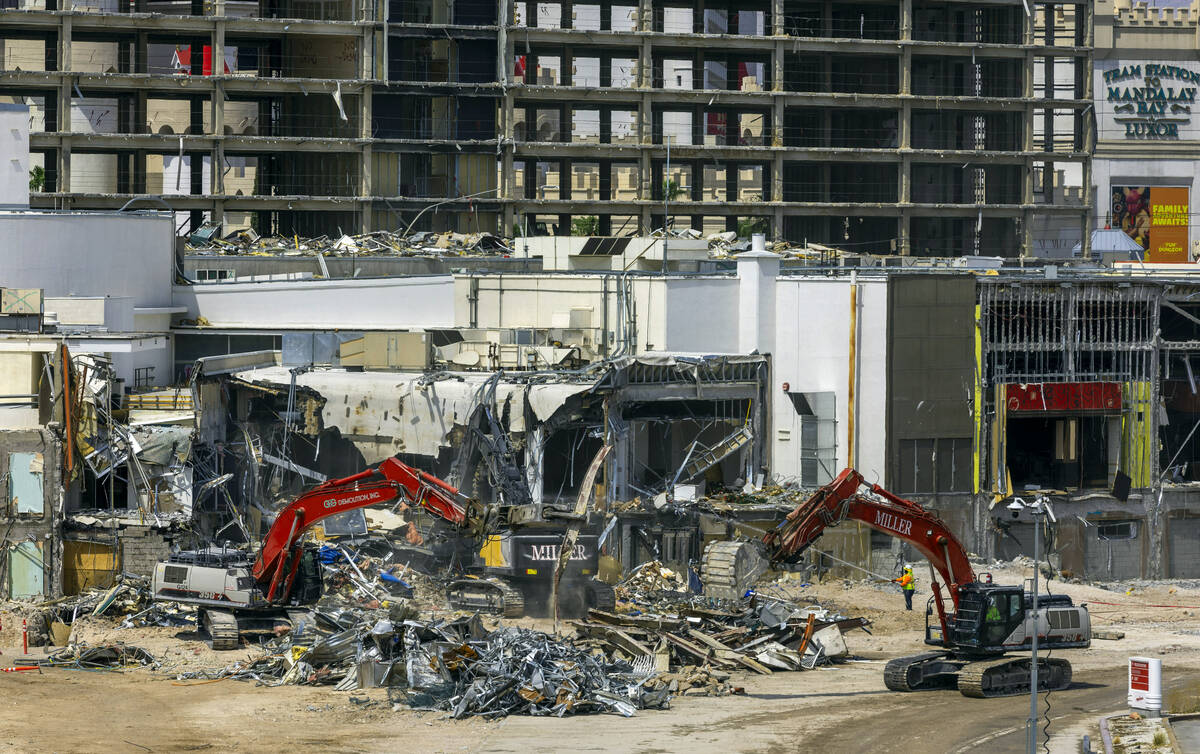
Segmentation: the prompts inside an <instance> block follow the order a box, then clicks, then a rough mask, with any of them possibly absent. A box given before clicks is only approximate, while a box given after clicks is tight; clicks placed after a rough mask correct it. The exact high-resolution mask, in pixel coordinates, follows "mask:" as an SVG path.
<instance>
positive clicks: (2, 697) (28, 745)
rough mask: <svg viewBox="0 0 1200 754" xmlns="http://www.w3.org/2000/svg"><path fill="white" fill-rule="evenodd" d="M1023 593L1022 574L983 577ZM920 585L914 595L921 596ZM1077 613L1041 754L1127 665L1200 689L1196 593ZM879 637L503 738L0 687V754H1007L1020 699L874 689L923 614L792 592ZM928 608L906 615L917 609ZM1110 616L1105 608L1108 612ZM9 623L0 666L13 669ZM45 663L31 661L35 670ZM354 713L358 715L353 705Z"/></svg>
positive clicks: (163, 690) (862, 588)
mask: <svg viewBox="0 0 1200 754" xmlns="http://www.w3.org/2000/svg"><path fill="white" fill-rule="evenodd" d="M993 573H994V574H995V577H996V580H997V581H998V582H1001V583H1019V582H1020V581H1021V580H1022V578H1024V576H1025V574H1024V572H1023V571H1022V570H1020V569H1017V568H1012V567H1008V568H1003V569H994V570H993ZM922 582H923V583H925V584H927V579H922ZM1052 588H1053V589H1054V591H1056V592H1058V591H1061V592H1066V593H1068V594H1070V595H1071V596H1072V597H1074V598H1075V599H1076V601H1084V602H1088V603H1089V608H1090V610H1091V613H1092V619H1093V625H1094V626H1095V627H1096V628H1115V629H1118V630H1121V631H1124V632H1125V634H1126V637H1125V638H1124V639H1122V640H1119V641H1099V640H1098V641H1095V642H1093V645H1092V647H1091V648H1090V649H1087V650H1076V651H1073V652H1070V654H1069V655H1066V653H1064V654H1063V655H1062V656H1069V659H1070V660H1071V663H1072V665H1073V666H1074V668H1075V676H1074V683H1073V685H1072V688H1070V689H1069V690H1067V691H1063V692H1055V693H1053V694H1051V695H1050V699H1049V703H1050V712H1049V716H1050V721H1051V722H1050V733H1051V740H1050V750H1051V751H1052V752H1077V751H1079V741H1080V739H1081V737H1082V736H1083V735H1084V734H1091V735H1092V737H1093V740H1098V725H1097V720H1098V718H1099V717H1100V716H1101V715H1103V714H1107V713H1111V712H1117V711H1120V710H1121V709H1122V708H1123V705H1124V697H1125V663H1126V659H1127V658H1128V657H1130V656H1133V655H1140V654H1149V655H1153V656H1157V657H1161V659H1162V660H1163V667H1164V684H1165V686H1166V687H1167V689H1168V697H1170V691H1171V690H1172V689H1176V690H1178V689H1181V688H1183V687H1185V686H1187V685H1192V686H1193V688H1194V687H1195V684H1196V683H1197V682H1198V681H1200V589H1197V588H1195V587H1194V585H1189V586H1188V587H1184V586H1183V585H1178V586H1177V585H1171V584H1156V585H1144V586H1142V587H1141V588H1134V589H1133V590H1132V591H1129V592H1128V593H1126V592H1125V591H1124V590H1122V591H1108V590H1104V589H1101V588H1098V587H1096V586H1091V585H1082V584H1079V585H1076V584H1060V583H1058V582H1054V584H1053V586H1052ZM792 590H793V591H794V592H795V593H797V594H804V595H809V596H811V597H813V598H816V599H819V600H820V601H822V602H823V603H825V604H832V605H836V606H837V607H838V608H839V609H841V610H843V611H844V612H846V613H848V614H853V615H864V616H866V617H868V618H870V619H871V620H872V621H873V622H874V626H873V627H872V631H873V633H872V634H871V635H868V634H865V633H862V632H857V631H856V632H852V633H850V634H848V636H847V641H848V643H849V645H850V648H851V651H852V652H854V654H855V656H856V659H855V661H852V662H848V663H843V664H840V665H838V666H836V667H834V668H830V669H819V670H815V671H809V672H804V673H776V674H774V675H772V676H769V677H764V676H757V675H742V674H739V675H738V676H737V677H736V678H737V682H738V683H739V684H740V685H743V686H744V687H745V688H746V691H747V694H746V695H745V696H724V697H692V696H686V697H681V698H677V699H676V700H674V702H673V705H672V709H670V710H667V711H655V712H650V711H644V712H640V713H638V715H637V716H635V717H633V718H629V719H625V718H620V717H616V716H611V715H602V716H588V717H575V718H564V719H545V718H529V717H512V718H509V719H507V720H503V721H499V722H482V721H478V720H467V721H452V720H445V719H442V718H441V716H440V715H439V714H434V713H418V712H413V711H411V710H407V709H405V710H399V711H393V710H392V709H391V707H390V706H389V705H388V704H387V703H386V697H385V695H384V694H383V693H382V692H380V691H371V692H363V691H356V692H349V693H338V692H335V691H333V690H332V689H331V688H329V687H316V688H311V687H296V686H289V687H282V688H266V687H256V686H255V685H253V684H251V683H246V682H240V681H217V682H209V683H184V682H179V681H175V680H174V678H173V675H172V674H171V672H152V671H146V670H139V671H127V672H123V673H115V672H87V671H77V670H65V669H50V670H47V671H46V672H44V673H43V674H36V673H34V674H30V673H0V751H20V752H29V751H39V752H93V751H105V752H107V751H117V752H144V751H155V752H166V751H214V752H224V751H230V752H277V751H279V750H281V749H293V748H296V747H312V750H314V751H321V752H322V753H323V754H324V753H332V752H376V751H379V752H394V751H411V752H464V751H465V752H521V753H522V754H524V753H526V752H559V751H567V750H570V751H577V752H588V751H597V752H599V751H620V752H646V753H650V752H675V751H689V752H708V751H719V752H742V751H746V752H750V751H754V752H793V751H809V750H816V751H821V752H861V751H871V752H964V751H979V752H1008V751H1012V752H1019V751H1022V748H1023V742H1024V725H1025V718H1026V717H1027V716H1028V712H1029V706H1028V699H1027V698H1025V697H1020V698H1009V699H993V700H977V699H967V698H965V697H963V696H961V695H960V694H959V693H958V692H957V691H937V692H927V693H920V694H897V693H893V692H889V691H887V690H886V689H885V688H884V685H883V677H882V673H883V665H884V663H885V662H886V660H887V659H890V658H891V657H895V656H899V655H902V654H909V653H913V652H916V651H921V650H923V649H924V645H923V644H922V643H921V639H922V636H923V627H924V613H923V610H919V611H914V612H912V613H908V612H906V611H905V610H904V609H903V600H902V598H901V596H900V594H899V593H898V592H895V591H891V588H881V587H876V586H872V585H867V584H861V583H848V582H841V581H837V582H832V583H825V584H815V585H810V586H806V587H792ZM926 596H928V595H927V593H926V594H925V595H918V599H917V600H915V602H918V603H921V604H923V602H924V599H925V597H926ZM1109 603H1111V604H1109ZM18 625H19V622H18ZM78 634H79V635H80V636H81V637H82V638H83V639H84V640H86V641H89V642H90V643H101V642H104V641H112V640H121V641H125V642H126V643H130V644H136V645H138V646H142V647H144V648H146V649H147V650H149V651H150V652H152V653H153V654H155V655H156V656H157V657H158V658H159V659H160V660H161V661H162V662H163V663H164V664H165V665H167V666H168V670H173V671H174V672H178V670H180V669H192V668H197V667H205V666H207V667H214V666H221V665H226V664H229V663H231V662H233V661H234V660H236V659H240V658H245V657H251V656H253V655H254V654H255V653H256V651H255V650H251V649H248V648H246V649H242V650H238V651H234V652H220V653H214V652H212V650H210V649H208V647H206V646H205V645H203V644H201V643H199V642H197V641H194V640H191V637H190V636H189V635H188V634H181V633H180V632H179V631H178V630H176V629H165V628H153V629H130V630H116V629H114V627H113V624H112V623H111V622H107V621H100V620H97V621H95V622H89V623H87V624H84V625H80V626H79V628H78ZM18 636H19V635H18V634H16V633H15V632H14V631H13V625H12V621H11V620H9V619H7V618H5V620H4V631H3V633H0V649H2V650H3V652H4V654H3V656H0V666H7V665H9V664H11V660H12V659H13V658H14V657H16V656H18V655H19V653H20V649H19V647H17V648H16V649H12V648H11V647H12V646H13V645H14V644H16V641H15V639H16V638H17V637H18ZM40 652H41V650H32V653H33V654H34V655H35V656H36V655H37V654H39V653H40ZM352 699H357V700H363V699H369V700H371V701H373V702H375V704H369V703H368V704H361V703H355V702H353V701H351V700H352Z"/></svg>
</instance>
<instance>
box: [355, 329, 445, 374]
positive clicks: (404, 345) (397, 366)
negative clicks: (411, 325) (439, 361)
mask: <svg viewBox="0 0 1200 754" xmlns="http://www.w3.org/2000/svg"><path fill="white" fill-rule="evenodd" d="M341 357H342V366H360V367H363V368H364V369H373V370H388V369H393V370H398V371H423V370H425V369H427V368H429V365H430V364H431V363H432V362H433V346H432V344H431V341H430V338H429V333H426V332H369V333H365V334H364V335H363V336H362V337H361V338H355V339H354V340H347V341H346V342H344V343H342V346H341Z"/></svg>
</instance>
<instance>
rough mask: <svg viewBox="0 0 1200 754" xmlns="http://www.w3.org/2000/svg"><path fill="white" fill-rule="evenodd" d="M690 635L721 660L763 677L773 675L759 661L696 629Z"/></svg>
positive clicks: (689, 631)
mask: <svg viewBox="0 0 1200 754" xmlns="http://www.w3.org/2000/svg"><path fill="white" fill-rule="evenodd" d="M688 635H689V636H691V637H692V638H693V639H695V640H696V641H698V642H700V643H701V644H704V645H705V646H707V647H709V648H711V649H713V650H715V651H716V653H717V657H720V658H721V659H724V660H732V661H733V662H736V663H738V664H739V665H743V666H745V667H747V668H750V669H751V670H753V671H754V672H755V673H759V674H761V675H771V669H770V668H768V667H767V666H766V665H763V664H762V663H761V662H759V661H758V660H755V659H753V658H750V657H747V656H745V655H744V654H742V653H741V652H738V651H737V650H736V649H733V648H732V647H727V646H725V645H724V644H722V643H721V642H719V641H717V640H716V639H714V638H712V637H711V636H709V635H707V634H705V633H703V632H701V631H696V630H695V629H689V630H688Z"/></svg>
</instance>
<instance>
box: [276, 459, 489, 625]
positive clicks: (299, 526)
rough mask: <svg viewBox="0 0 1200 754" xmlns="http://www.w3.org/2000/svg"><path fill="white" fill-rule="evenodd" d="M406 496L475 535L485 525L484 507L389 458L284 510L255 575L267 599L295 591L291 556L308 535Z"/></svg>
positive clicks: (335, 481)
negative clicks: (330, 521)
mask: <svg viewBox="0 0 1200 754" xmlns="http://www.w3.org/2000/svg"><path fill="white" fill-rule="evenodd" d="M401 497H404V498H407V499H408V500H409V501H410V502H412V503H413V504H415V505H419V506H421V507H422V508H424V509H425V510H427V511H429V512H430V513H432V514H434V515H435V516H438V517H439V518H442V519H444V520H446V521H449V522H450V523H451V524H454V525H455V526H459V527H462V528H465V529H469V530H471V531H472V532H473V533H480V532H482V530H483V528H484V527H485V525H486V518H487V517H486V515H485V514H484V511H483V509H482V507H481V506H480V505H479V503H477V502H476V501H474V500H471V499H470V498H468V497H466V496H465V495H462V494H461V493H459V491H458V490H457V489H455V488H454V487H452V486H450V485H449V484H446V483H445V482H443V481H442V480H440V479H438V478H437V477H435V476H433V475H431V474H427V473H425V472H424V471H421V470H420V469H415V468H413V467H412V466H409V465H408V464H406V463H403V462H401V461H399V460H397V459H396V458H388V459H386V460H385V461H383V462H382V463H380V464H379V465H378V466H377V467H375V468H372V469H367V470H366V471H362V472H360V473H358V474H354V475H353V476H348V477H345V478H344V479H331V480H330V481H328V482H324V483H322V484H319V485H317V486H316V487H313V488H312V489H310V490H308V491H307V492H305V493H303V494H302V495H300V496H299V497H297V498H296V499H295V500H293V501H292V502H291V503H290V504H289V505H288V506H287V507H286V508H284V509H283V510H282V511H280V512H279V515H278V516H277V517H276V518H275V523H274V524H272V525H271V528H270V530H269V531H268V532H267V536H266V537H265V538H264V539H263V545H262V549H261V550H260V551H259V554H258V559H257V560H255V562H254V569H253V571H252V573H253V575H254V578H255V580H256V581H257V582H258V583H259V584H263V585H265V589H264V593H265V595H266V598H267V601H268V602H275V601H276V599H277V598H278V599H279V600H282V599H284V598H285V597H286V595H287V594H288V592H289V591H290V589H291V583H292V579H293V578H294V576H295V573H296V567H297V566H298V565H299V558H296V557H291V556H293V555H294V551H295V549H296V543H297V542H298V541H299V539H300V537H301V535H303V534H304V532H305V531H307V530H308V529H310V528H311V527H313V526H314V525H316V524H317V523H319V522H320V521H322V520H323V519H326V518H328V517H330V516H334V515H337V514H339V513H345V512H347V511H351V510H355V509H356V508H365V507H367V506H369V505H379V504H383V503H390V502H392V501H394V500H398V499H400V498H401ZM281 585H282V588H281Z"/></svg>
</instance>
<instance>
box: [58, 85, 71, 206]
mask: <svg viewBox="0 0 1200 754" xmlns="http://www.w3.org/2000/svg"><path fill="white" fill-rule="evenodd" d="M68 101H69V100H68ZM65 115H66V117H67V118H70V110H67V111H66V113H65ZM57 190H58V192H59V193H62V194H66V193H69V192H70V191H71V137H70V136H69V135H67V136H63V137H62V140H61V141H60V142H59V146H58V184H57Z"/></svg>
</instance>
